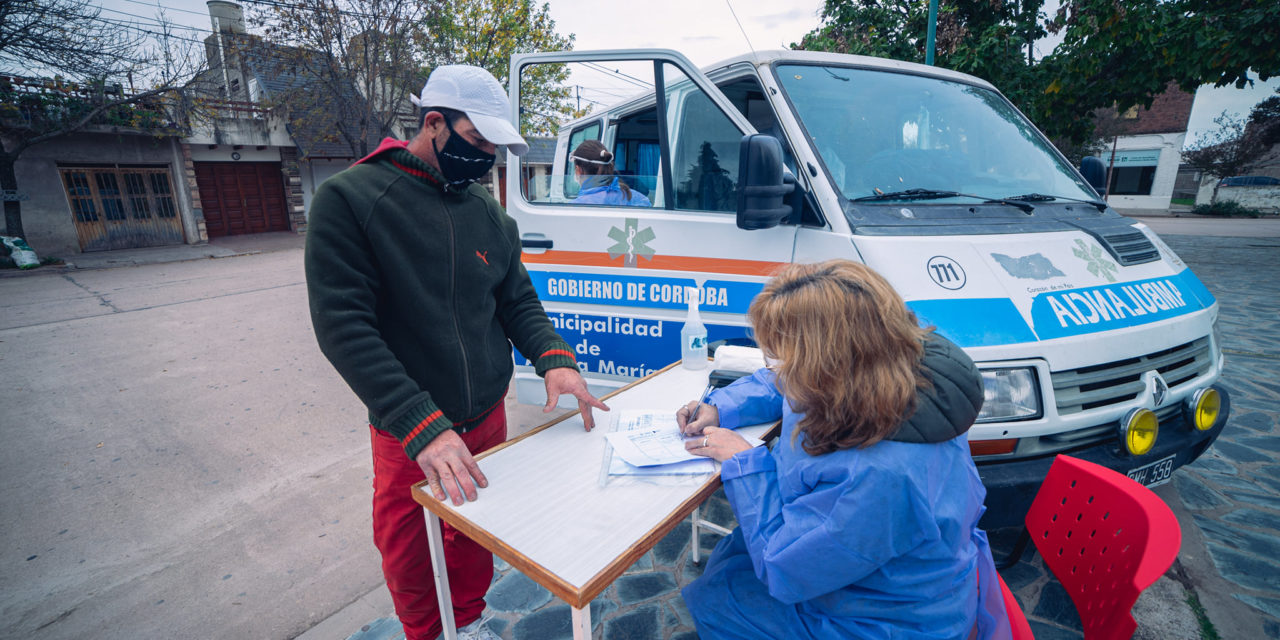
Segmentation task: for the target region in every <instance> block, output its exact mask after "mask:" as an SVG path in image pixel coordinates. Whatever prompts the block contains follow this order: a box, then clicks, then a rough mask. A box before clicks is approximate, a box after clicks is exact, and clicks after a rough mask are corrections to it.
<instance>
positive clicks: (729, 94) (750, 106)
mask: <svg viewBox="0 0 1280 640" xmlns="http://www.w3.org/2000/svg"><path fill="white" fill-rule="evenodd" d="M746 68H747V69H748V70H750V67H746ZM748 73H754V72H752V71H748ZM716 86H717V87H719V88H720V92H721V93H723V94H724V95H725V97H726V98H728V99H729V102H730V103H732V104H733V106H734V107H735V108H737V110H738V112H739V113H741V114H742V115H743V116H744V117H745V118H746V119H747V122H750V123H751V126H753V127H755V129H756V132H757V133H763V134H765V135H769V136H773V137H775V138H777V139H778V142H781V143H782V156H783V158H782V159H783V163H784V164H786V165H787V168H788V169H791V171H792V173H795V169H796V163H795V154H793V153H791V145H790V144H788V143H787V138H786V136H785V135H783V133H782V127H781V126H780V125H779V124H778V117H777V115H775V114H774V112H773V107H772V106H770V105H769V101H768V99H766V98H765V96H764V89H763V88H761V86H760V81H759V80H757V79H756V77H755V76H754V75H747V76H739V77H737V78H734V79H731V80H722V81H720V82H718V83H717V84H716Z"/></svg>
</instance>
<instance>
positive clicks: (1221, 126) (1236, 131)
mask: <svg viewBox="0 0 1280 640" xmlns="http://www.w3.org/2000/svg"><path fill="white" fill-rule="evenodd" d="M1213 122H1214V124H1216V125H1218V126H1217V128H1216V129H1213V130H1212V131H1209V132H1207V133H1204V134H1201V135H1200V137H1199V138H1198V139H1197V140H1196V142H1195V143H1194V144H1193V146H1192V147H1191V148H1189V149H1187V150H1185V151H1183V152H1182V161H1183V163H1185V164H1186V165H1188V166H1190V167H1192V168H1194V169H1198V170H1200V171H1203V172H1205V173H1207V174H1209V175H1211V176H1217V177H1219V178H1226V177H1228V176H1234V175H1240V174H1241V173H1242V172H1243V170H1244V169H1245V168H1246V167H1248V166H1249V165H1251V164H1253V162H1254V161H1255V160H1257V159H1258V158H1259V157H1260V156H1261V155H1262V153H1263V152H1264V151H1266V148H1265V147H1263V146H1262V145H1261V144H1259V141H1258V139H1257V138H1256V137H1254V136H1249V135H1246V128H1245V120H1244V119H1243V118H1236V117H1233V116H1231V115H1230V114H1228V113H1227V112H1226V111H1223V112H1222V114H1221V115H1219V116H1218V117H1217V118H1214V119H1213ZM1214 195H1215V197H1216V195H1217V189H1216V188H1215V189H1214Z"/></svg>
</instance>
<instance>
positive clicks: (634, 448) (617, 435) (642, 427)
mask: <svg viewBox="0 0 1280 640" xmlns="http://www.w3.org/2000/svg"><path fill="white" fill-rule="evenodd" d="M605 437H606V438H608V439H609V444H611V445H613V453H614V456H615V457H619V458H622V459H623V460H624V461H626V462H627V463H628V464H630V465H632V466H636V467H652V466H654V465H666V464H671V463H675V462H685V461H698V460H703V461H706V462H709V463H710V462H712V461H711V460H710V459H709V458H704V457H702V456H695V455H693V454H692V453H689V452H688V451H686V450H685V448H684V441H685V437H684V436H683V435H682V434H681V433H680V427H679V426H677V423H676V417H675V415H674V414H673V413H672V412H670V411H663V412H650V411H634V410H629V411H628V410H624V411H620V412H619V414H618V428H617V429H616V430H614V431H612V432H610V433H607V434H605ZM714 469H715V467H714V463H713V464H712V466H711V467H710V468H709V469H706V471H714ZM610 471H612V469H610ZM686 473H691V472H686Z"/></svg>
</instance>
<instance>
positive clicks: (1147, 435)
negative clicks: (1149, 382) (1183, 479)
mask: <svg viewBox="0 0 1280 640" xmlns="http://www.w3.org/2000/svg"><path fill="white" fill-rule="evenodd" d="M1159 435H1160V420H1159V419H1158V418H1156V414H1155V413H1154V412H1153V411H1151V410H1150V409H1134V410H1133V411H1130V412H1129V413H1128V414H1127V415H1125V417H1124V419H1123V420H1121V421H1120V442H1121V443H1122V444H1124V449H1125V451H1128V452H1129V453H1130V454H1132V455H1135V456H1140V455H1143V454H1145V453H1147V452H1148V451H1151V448H1152V447H1154V446H1156V437H1157V436H1159Z"/></svg>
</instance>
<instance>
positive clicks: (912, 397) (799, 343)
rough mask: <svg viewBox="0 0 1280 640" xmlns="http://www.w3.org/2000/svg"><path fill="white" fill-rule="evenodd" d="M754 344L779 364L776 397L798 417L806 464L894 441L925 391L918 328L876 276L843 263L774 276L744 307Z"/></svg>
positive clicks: (923, 332)
mask: <svg viewBox="0 0 1280 640" xmlns="http://www.w3.org/2000/svg"><path fill="white" fill-rule="evenodd" d="M749 315H750V318H751V323H752V325H753V326H754V330H755V336H756V341H757V343H759V345H760V347H761V348H762V349H763V350H764V352H765V354H766V355H768V356H770V357H772V358H776V359H778V360H781V364H780V365H779V367H778V389H779V390H780V391H782V393H783V394H784V395H785V396H786V397H787V400H788V401H789V402H790V403H791V406H792V408H793V409H794V410H795V411H796V412H799V413H803V414H804V417H803V418H802V419H801V420H800V423H799V424H798V426H797V429H796V433H795V434H792V435H793V437H795V435H796V434H798V433H799V432H801V431H803V432H804V434H805V441H804V449H805V451H806V452H808V453H809V454H810V455H821V454H824V453H830V452H832V451H835V450H837V449H850V448H853V447H866V446H870V445H872V444H875V443H876V442H879V441H880V440H883V439H885V438H887V437H889V436H890V435H892V434H893V433H894V431H896V430H897V428H898V426H899V425H900V424H901V423H902V421H903V420H905V419H906V418H908V417H910V416H911V414H912V413H913V412H914V411H915V407H916V395H917V393H918V391H919V390H920V389H924V388H928V387H929V380H928V378H927V377H925V374H924V366H923V359H924V342H925V340H926V339H928V335H929V333H930V332H931V331H932V330H933V328H932V327H929V328H921V327H920V325H919V323H918V322H917V321H916V317H915V314H914V313H912V312H911V311H910V310H909V309H907V306H906V304H905V303H904V302H903V301H902V298H901V297H899V296H898V293H897V292H896V291H894V290H893V287H892V286H890V284H889V282H888V281H887V280H885V279H884V277H883V276H881V275H880V274H878V273H876V272H875V271H873V270H871V269H870V268H869V267H867V266H865V265H862V264H859V263H856V262H851V261H849V260H830V261H827V262H822V263H818V264H791V265H787V266H785V267H783V268H782V269H781V270H780V271H779V272H778V273H777V274H776V275H775V276H774V278H773V280H771V281H770V282H769V283H768V285H766V286H765V288H764V291H762V292H761V293H760V295H759V296H757V297H756V299H755V300H754V301H753V302H752V303H751V310H750V312H749Z"/></svg>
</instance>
